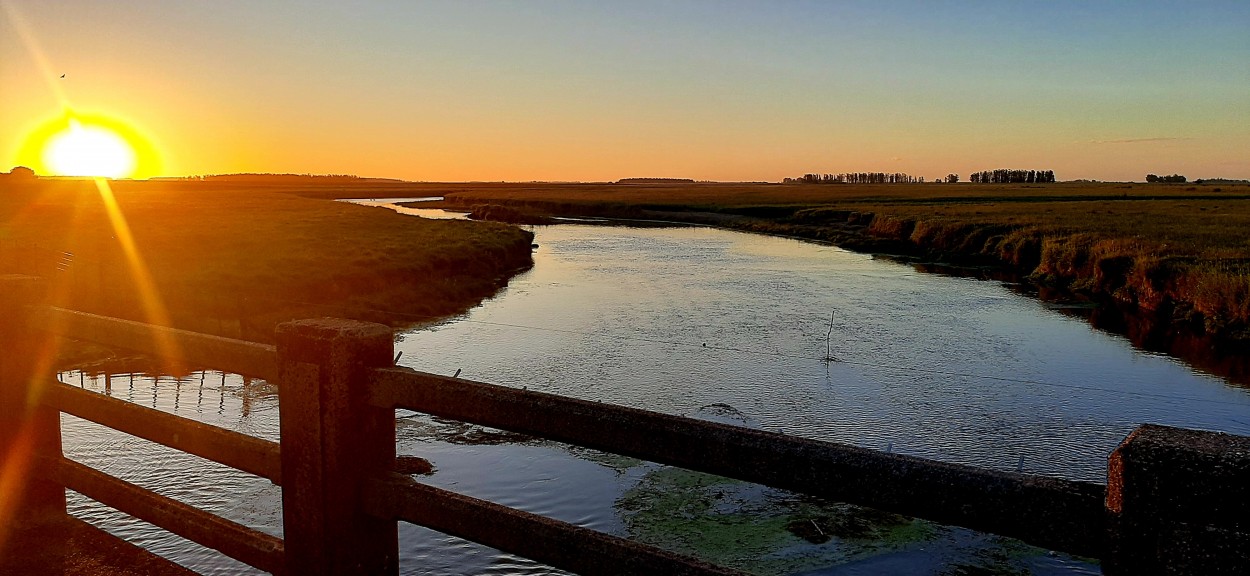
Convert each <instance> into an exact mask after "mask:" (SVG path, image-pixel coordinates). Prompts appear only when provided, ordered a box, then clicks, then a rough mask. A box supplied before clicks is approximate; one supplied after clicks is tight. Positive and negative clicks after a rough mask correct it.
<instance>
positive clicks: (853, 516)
mask: <svg viewBox="0 0 1250 576" xmlns="http://www.w3.org/2000/svg"><path fill="white" fill-rule="evenodd" d="M535 232H536V238H535V242H537V243H539V244H540V246H539V247H538V248H537V249H536V250H535V252H534V262H535V265H534V267H533V269H531V270H530V271H528V272H526V273H524V274H522V275H520V276H518V277H516V278H514V279H513V280H512V281H511V282H510V283H509V285H508V287H507V288H506V289H505V290H503V291H502V292H501V293H500V294H498V295H497V296H496V297H495V298H493V299H491V300H489V301H487V302H485V303H484V304H482V305H481V306H479V307H477V308H474V309H473V310H471V311H469V312H468V313H466V314H464V315H462V316H459V317H456V318H452V319H448V320H446V321H443V322H440V323H438V324H435V325H431V326H425V327H421V328H417V329H413V330H410V331H408V332H405V333H403V334H402V335H400V336H399V337H398V340H397V343H396V349H397V350H399V351H402V352H403V355H402V357H401V360H400V364H401V365H404V366H410V367H413V368H416V369H419V370H424V371H429V372H435V373H441V374H448V375H451V374H454V373H455V372H456V371H460V376H461V377H462V378H469V379H473V380H479V381H484V382H491V383H496V384H502V385H506V386H514V387H527V388H529V389H532V390H541V391H544V392H552V393H557V394H563V395H567V396H573V397H578V398H584V399H589V400H599V401H603V402H611V403H617V404H623V405H627V406H634V407H639V408H645V409H649V410H655V411H660V412H666V413H671V414H681V415H688V416H693V417H698V418H707V419H712V420H716V421H721V422H728V423H733V424H738V425H743V426H749V427H753V428H759V429H764V430H772V431H783V432H785V433H787V434H795V435H800V436H805V437H809V438H815V439H819V440H828V441H836V442H844V443H849V444H854V445H857V446H863V447H868V448H873V449H878V450H889V451H894V452H899V453H904V454H911V455H916V456H923V457H926V458H933V459H937V460H943V461H949V462H957V463H962V464H972V465H977V466H983V467H989V468H996V469H1002V470H1021V471H1024V472H1027V473H1033V474H1043V475H1049V476H1057V477H1063V478H1069V479H1075V480H1089V481H1097V482H1102V481H1104V479H1105V468H1106V457H1107V455H1108V453H1110V451H1111V450H1112V449H1114V448H1115V446H1116V445H1117V444H1118V443H1119V442H1120V440H1122V439H1123V437H1124V436H1125V435H1126V434H1128V433H1129V432H1130V431H1131V430H1132V429H1133V428H1134V427H1135V426H1137V425H1138V424H1140V423H1144V422H1150V423H1158V424H1168V425H1175V426H1184V427H1190V428H1199V429H1207V430H1221V431H1227V432H1232V433H1238V434H1250V394H1248V393H1247V390H1245V389H1242V388H1238V387H1235V386H1231V385H1229V384H1228V383H1226V382H1225V381H1224V380H1222V379H1221V378H1218V377H1214V376H1210V375H1206V374H1203V373H1200V372H1198V371H1196V370H1194V369H1192V368H1190V367H1187V366H1186V365H1185V364H1183V363H1181V362H1180V361H1178V360H1175V359H1173V358H1170V357H1167V356H1162V355H1156V354H1151V353H1146V352H1142V351H1139V350H1136V349H1134V348H1133V347H1132V346H1131V345H1130V343H1129V342H1128V341H1127V340H1125V339H1123V338H1121V337H1118V336H1114V335H1109V334H1107V333H1103V332H1100V331H1096V330H1094V329H1092V328H1090V327H1089V325H1088V324H1087V323H1086V322H1085V321H1084V320H1083V319H1081V318H1079V317H1074V316H1072V315H1064V314H1060V313H1057V312H1056V311H1055V310H1053V309H1052V308H1053V306H1049V305H1047V304H1044V303H1042V302H1040V301H1038V300H1035V299H1031V298H1027V297H1023V296H1020V295H1019V294H1018V293H1017V292H1015V291H1013V290H1012V289H1011V287H1010V286H1007V285H1004V284H1003V283H1001V282H996V281H986V280H976V279H969V278H959V277H951V276H942V275H935V274H929V273H924V272H919V271H917V270H916V268H915V267H913V266H909V265H905V264H901V263H897V262H892V261H886V260H879V259H874V258H872V257H870V256H866V255H862V254H855V253H851V252H847V251H844V250H841V249H838V248H835V247H830V246H822V245H818V244H813V243H807V242H800V241H795V240H790V239H784V238H775V237H767V236H756V235H748V234H742V233H735V232H729V231H723V230H717V229H710V228H699V227H669V228H635V227H605V226H589V225H578V224H568V225H559V226H550V227H539V228H536V229H535ZM62 379H63V380H65V381H67V382H71V383H73V384H76V385H82V386H83V387H86V388H92V389H96V390H100V391H102V392H103V391H105V388H106V387H107V388H108V392H109V393H111V394H112V395H114V396H117V397H122V398H126V399H129V400H132V401H136V402H139V403H142V404H145V405H149V406H154V407H157V408H160V409H163V410H167V411H171V412H175V413H178V414H181V415H184V416H188V417H192V418H197V419H200V420H203V421H206V422H209V423H212V424H216V425H220V426H224V427H227V428H231V429H235V430H240V431H243V432H246V433H249V434H254V435H257V436H260V437H264V438H270V439H276V438H277V394H276V390H275V389H274V388H273V387H272V386H271V385H269V384H267V383H265V382H259V381H246V380H243V379H241V378H239V377H237V376H233V375H228V374H224V375H223V374H220V373H216V372H207V373H196V374H193V375H192V376H190V377H187V378H181V379H175V378H171V377H163V378H158V379H153V378H151V377H148V376H136V377H131V376H128V375H120V376H114V377H113V378H112V379H111V380H109V381H108V382H106V381H105V379H104V378H103V377H100V376H96V377H92V376H90V375H84V374H81V373H78V372H69V373H65V374H63V375H62ZM399 416H400V418H399V420H398V422H399V426H398V432H397V435H398V441H399V452H400V453H401V454H412V455H418V456H421V457H424V458H427V459H428V460H430V461H431V462H432V463H433V464H434V466H435V468H436V471H435V472H434V474H432V475H430V476H426V477H421V480H422V481H424V482H429V483H431V484H434V485H438V486H441V487H445V488H448V489H452V490H455V491H458V492H462V493H466V494H469V495H472V496H476V497H480V498H486V499H489V500H492V501H495V502H499V503H501V504H505V505H509V506H514V507H517V508H522V509H525V510H529V511H533V512H537V513H542V514H546V515H550V516H553V517H556V518H560V519H563V520H566V521H570V522H574V523H577V524H581V525H585V526H589V527H592V528H595V529H598V530H603V531H606V532H610V533H613V534H618V535H624V536H630V537H633V538H637V539H640V540H643V541H647V542H652V543H655V544H657V545H661V546H665V547H669V548H672V549H675V550H678V551H681V552H685V553H690V554H696V555H700V556H702V557H705V558H708V559H711V560H713V561H718V562H726V563H732V564H734V565H737V566H740V567H743V568H745V569H748V570H751V571H753V572H757V573H761V574H875V573H913V574H965V573H978V574H980V573H990V574H993V573H1009V574H1021V573H1031V574H1096V573H1098V568H1097V565H1096V564H1093V563H1090V562H1087V561H1083V560H1081V559H1077V558H1071V557H1068V556H1066V555H1062V554H1052V553H1047V552H1045V551H1042V550H1038V549H1034V548H1031V547H1028V546H1024V545H1022V544H1020V543H1018V542H1014V541H1010V540H1007V539H1003V538H998V537H993V536H988V535H983V534H977V533H974V532H971V531H967V530H963V529H958V528H952V527H945V526H938V525H933V524H930V523H927V522H919V521H913V520H910V519H906V518H901V517H896V516H892V515H887V514H881V513H876V512H872V511H867V510H863V509H858V508H854V507H848V506H845V505H841V504H838V503H832V502H823V501H816V500H813V499H810V498H802V497H797V496H794V495H791V494H787V493H784V492H780V491H775V490H770V489H765V488H762V487H759V486H755V485H751V484H745V483H739V482H732V481H728V480H725V479H721V478H716V477H710V476H703V475H698V474H693V473H689V472H685V471H681V470H674V469H670V468H667V467H661V466H658V465H654V464H651V463H645V462H640V461H635V460H631V459H627V458H621V457H615V456H610V455H605V454H601V453H597V452H593V451H588V450H581V449H576V448H572V447H568V446H565V445H560V444H557V443H552V442H545V441H538V440H533V439H527V438H521V437H516V436H511V435H507V434H499V433H495V432H493V431H489V430H482V429H480V428H476V427H471V426H466V425H462V424H458V423H454V422H446V421H442V420H438V419H433V418H430V417H427V416H424V415H420V414H416V415H414V414H409V413H407V412H405V411H401V413H400V414H399ZM65 430H66V432H65V436H66V453H67V455H69V456H71V457H73V458H75V459H78V460H80V461H84V462H86V463H88V464H91V465H94V466H97V467H99V468H101V469H104V470H106V471H109V472H111V473H114V474H117V475H119V476H121V477H123V478H126V479H128V480H131V481H133V482H136V483H139V484H141V485H144V486H146V487H149V488H151V489H153V490H156V491H158V492H161V493H163V494H166V495H170V496H173V497H176V498H179V499H180V500H183V501H186V502H189V503H191V504H194V505H197V506H201V507H204V508H206V509H209V510H212V511H214V512H217V513H219V514H222V515H223V516H226V517H228V518H231V519H233V520H236V521H240V522H244V523H246V524H248V525H250V526H253V527H256V528H258V529H261V530H264V531H267V532H270V533H274V534H280V533H281V512H280V505H279V502H278V501H279V498H280V491H279V490H278V489H277V488H276V487H274V486H271V485H269V484H268V483H267V482H265V481H261V480H257V479H255V478H251V477H248V476H246V475H243V474H241V473H237V472H234V471H231V470H228V469H225V468H224V467H220V466H217V465H215V464H212V463H208V462H204V461H202V460H199V459H197V458H195V457H191V456H186V455H182V454H179V453H176V452H173V451H169V450H164V449H161V448H159V447H154V446H152V445H150V444H148V443H146V442H144V441H141V440H137V439H133V438H130V437H128V436H125V435H122V434H119V433H115V432H111V431H108V430H103V429H100V428H99V427H96V426H94V425H92V424H90V423H85V422H81V421H78V420H76V419H73V418H71V417H66V420H65ZM72 506H73V508H74V511H75V513H77V514H79V515H80V516H84V517H87V518H88V519H90V520H92V521H95V522H97V523H99V524H101V525H103V526H105V527H107V528H108V529H109V530H111V531H113V532H115V533H118V534H120V535H123V536H125V537H127V538H129V539H131V540H132V541H138V542H139V543H141V544H143V545H145V546H147V547H149V548H150V549H153V550H155V551H157V552H158V553H161V554H164V555H166V556H169V557H171V558H174V559H176V560H177V561H179V562H183V563H185V564H187V565H189V566H192V567H193V568H195V569H196V570H199V571H202V572H206V573H210V574H234V573H240V572H246V570H245V569H244V567H241V566H240V565H239V564H237V563H234V562H233V561H231V560H229V559H224V558H222V557H220V556H218V555H216V554H215V553H212V552H211V551H205V550H202V549H199V548H197V547H196V546H194V545H191V544H188V543H186V542H185V541H182V540H181V539H178V538H177V537H173V536H171V535H168V534H166V533H164V532H162V531H160V530H156V529H153V528H151V527H149V526H147V525H145V524H143V523H140V522H137V521H133V520H131V519H127V518H125V517H122V516H121V515H119V514H117V513H115V512H110V511H108V510H104V509H101V508H100V507H99V506H97V505H94V504H93V503H91V502H89V501H85V500H84V499H81V498H75V499H74V500H73V502H72ZM809 524H810V525H811V527H812V528H810V529H809V528H808V525H809ZM726 542H729V544H727V543H726ZM401 562H402V568H401V569H402V572H403V573H405V574H549V573H553V570H551V569H549V568H546V567H543V566H540V565H536V564H534V563H532V562H529V561H527V560H524V559H521V558H517V557H514V556H511V555H508V554H503V553H499V552H497V551H494V550H490V549H486V548H483V547H481V546H478V545H476V544H472V543H467V542H464V541H462V540H459V539H456V538H452V537H448V536H445V535H441V534H437V533H434V532H432V531H429V530H425V529H422V528H417V527H412V526H408V525H401Z"/></svg>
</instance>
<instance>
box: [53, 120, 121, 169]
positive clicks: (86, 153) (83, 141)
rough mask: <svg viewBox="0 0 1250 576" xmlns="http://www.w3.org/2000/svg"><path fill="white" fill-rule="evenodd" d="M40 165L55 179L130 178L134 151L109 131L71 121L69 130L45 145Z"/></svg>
mask: <svg viewBox="0 0 1250 576" xmlns="http://www.w3.org/2000/svg"><path fill="white" fill-rule="evenodd" d="M43 163H44V165H45V166H47V167H48V168H49V169H51V170H52V172H53V173H55V174H56V175H58V176H104V177H106V178H129V177H130V176H132V175H134V172H135V150H134V148H131V147H130V144H129V143H128V142H126V140H125V139H124V138H122V137H121V136H120V135H118V134H117V133H116V132H113V131H112V130H109V129H107V128H104V127H101V126H84V125H83V124H82V123H81V122H79V121H77V120H71V121H70V124H69V128H67V129H66V130H62V131H61V132H58V133H56V134H54V135H53V136H52V137H51V138H49V139H48V142H47V143H46V144H44V148H43Z"/></svg>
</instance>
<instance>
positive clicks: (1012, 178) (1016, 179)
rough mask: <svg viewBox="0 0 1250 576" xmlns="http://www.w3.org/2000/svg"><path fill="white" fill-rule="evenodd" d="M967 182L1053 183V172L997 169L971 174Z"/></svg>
mask: <svg viewBox="0 0 1250 576" xmlns="http://www.w3.org/2000/svg"><path fill="white" fill-rule="evenodd" d="M968 180H969V181H972V182H975V183H978V184H1035V183H1036V184H1045V183H1050V182H1054V181H1055V171H1054V170H1011V169H1008V168H999V169H998V170H982V171H981V172H973V173H972V174H970V175H969V176H968Z"/></svg>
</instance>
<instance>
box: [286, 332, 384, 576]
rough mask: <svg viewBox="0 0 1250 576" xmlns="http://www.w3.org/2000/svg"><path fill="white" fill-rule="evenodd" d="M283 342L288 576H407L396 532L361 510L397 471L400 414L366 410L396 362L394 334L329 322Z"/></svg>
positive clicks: (381, 409) (382, 521)
mask: <svg viewBox="0 0 1250 576" xmlns="http://www.w3.org/2000/svg"><path fill="white" fill-rule="evenodd" d="M276 336H277V342H278V359H279V360H278V364H279V374H280V378H279V383H280V384H279V394H280V396H279V401H280V402H281V405H282V410H281V411H280V415H279V419H280V422H281V428H282V479H283V490H282V509H283V510H282V522H283V534H284V539H285V541H286V554H287V573H288V574H299V575H301V576H305V575H306V576H317V575H326V576H329V575H345V576H350V575H356V574H359V575H364V574H370V575H378V574H397V573H398V572H399V559H398V552H399V535H398V527H397V525H396V523H395V522H394V521H392V520H388V519H382V518H378V517H375V516H370V515H368V514H367V513H366V512H365V510H364V507H363V506H362V505H361V500H362V498H363V494H364V483H365V482H367V481H368V480H370V479H373V478H380V477H383V476H384V475H387V474H390V473H391V471H392V470H393V468H394V466H395V411H394V410H390V409H384V408H380V407H376V406H371V405H369V404H368V403H367V402H366V400H365V397H366V390H365V387H366V386H367V384H368V380H367V376H368V373H369V371H368V368H373V367H382V366H389V365H390V364H391V362H392V358H393V348H394V342H393V336H392V333H391V329H390V327H388V326H383V325H381V324H370V323H366V322H357V321H353V320H338V319H331V318H321V319H316V320H301V321H296V322H288V323H285V324H280V325H279V326H278V330H277V334H276Z"/></svg>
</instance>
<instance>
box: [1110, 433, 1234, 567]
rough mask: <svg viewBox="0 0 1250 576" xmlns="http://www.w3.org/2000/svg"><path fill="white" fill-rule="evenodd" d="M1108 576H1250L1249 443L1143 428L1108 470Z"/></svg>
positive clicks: (1213, 435) (1112, 459)
mask: <svg viewBox="0 0 1250 576" xmlns="http://www.w3.org/2000/svg"><path fill="white" fill-rule="evenodd" d="M1107 512H1108V515H1109V523H1110V538H1109V540H1110V542H1109V549H1108V553H1107V555H1106V556H1105V558H1104V568H1105V570H1106V572H1107V574H1115V575H1119V574H1134V575H1137V574H1145V575H1149V574H1204V575H1210V574H1230V575H1231V574H1250V438H1247V437H1244V436H1233V435H1231V434H1224V433H1219V432H1200V431H1196V430H1185V429H1180V428H1170V427H1167V426H1156V425H1150V424H1147V425H1143V426H1141V427H1139V428H1138V429H1137V430H1135V431H1134V432H1133V433H1132V434H1130V435H1129V436H1128V438H1125V440H1124V442H1123V443H1121V444H1120V447H1119V448H1116V450H1115V452H1113V453H1112V454H1111V457H1110V459H1109V465H1108V470H1107Z"/></svg>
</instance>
